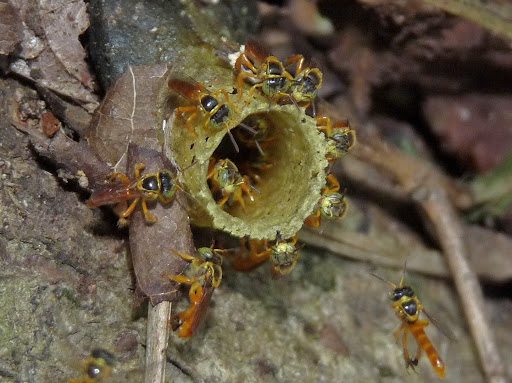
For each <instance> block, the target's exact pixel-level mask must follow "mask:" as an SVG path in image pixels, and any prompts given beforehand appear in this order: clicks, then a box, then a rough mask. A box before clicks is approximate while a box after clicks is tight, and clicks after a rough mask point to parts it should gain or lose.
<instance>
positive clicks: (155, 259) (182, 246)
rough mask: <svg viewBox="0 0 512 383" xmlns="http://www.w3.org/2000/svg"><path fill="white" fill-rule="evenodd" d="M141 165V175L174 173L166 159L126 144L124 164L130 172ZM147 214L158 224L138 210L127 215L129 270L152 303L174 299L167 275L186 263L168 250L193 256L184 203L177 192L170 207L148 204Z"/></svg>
mask: <svg viewBox="0 0 512 383" xmlns="http://www.w3.org/2000/svg"><path fill="white" fill-rule="evenodd" d="M141 162H142V163H145V164H146V169H145V170H144V174H147V173H151V172H157V171H159V170H161V169H164V168H166V169H171V170H176V169H175V168H174V167H173V166H172V165H171V163H170V162H169V160H168V159H167V158H166V157H165V156H164V155H163V154H161V153H159V152H156V151H154V150H151V149H148V148H144V147H139V146H137V145H134V144H130V145H129V149H128V165H129V169H130V170H132V171H133V169H134V167H135V164H137V163H141ZM150 206H151V214H154V215H155V216H156V217H157V218H158V222H156V223H154V224H148V223H147V222H146V220H145V219H144V215H143V213H142V211H141V209H140V207H138V208H137V209H136V211H135V212H134V213H133V215H132V216H131V220H132V222H131V224H130V250H131V254H132V262H133V268H134V271H135V276H136V277H137V283H138V287H139V288H140V290H141V291H142V292H143V293H144V294H145V295H147V296H148V297H149V298H150V300H151V303H152V304H157V303H159V302H161V301H164V300H171V301H172V300H174V299H176V296H177V293H178V287H179V286H178V285H177V284H176V282H174V281H172V280H171V279H169V278H168V277H167V276H168V275H178V274H181V273H182V272H183V270H184V268H185V267H186V266H187V265H188V262H186V261H185V260H183V259H182V258H180V257H178V256H177V255H174V254H172V253H171V249H174V250H178V251H181V252H184V253H187V254H194V253H195V249H194V243H193V242H192V233H191V231H190V225H189V221H188V214H187V210H186V207H187V200H186V198H185V196H184V195H183V194H182V193H181V192H180V191H178V198H177V199H176V200H175V201H173V202H171V203H170V204H167V205H165V206H164V205H163V204H161V203H160V202H157V203H156V204H154V205H153V204H151V205H150Z"/></svg>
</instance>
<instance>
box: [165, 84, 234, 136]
mask: <svg viewBox="0 0 512 383" xmlns="http://www.w3.org/2000/svg"><path fill="white" fill-rule="evenodd" d="M168 86H169V88H170V89H172V90H174V91H175V92H176V93H178V94H179V95H181V96H182V97H184V98H186V99H187V100H188V101H190V102H191V103H192V105H186V106H179V107H177V108H176V112H175V114H176V116H177V117H182V116H183V114H185V113H190V115H189V116H188V117H187V119H186V120H185V128H187V130H188V131H189V132H191V133H192V134H194V136H196V137H197V136H198V134H197V132H196V130H195V128H194V126H193V121H194V120H195V119H196V117H199V116H201V117H203V118H204V128H205V129H206V130H207V131H210V132H219V131H221V130H222V129H225V128H229V124H230V122H231V120H232V117H233V114H234V113H235V111H236V109H235V106H234V105H233V104H232V103H231V102H230V101H229V95H228V93H227V92H226V91H225V90H223V89H220V90H217V91H216V92H214V93H212V92H210V91H208V90H207V89H206V88H205V87H204V85H203V84H201V83H200V82H197V81H195V80H193V79H180V78H174V77H172V78H171V79H170V80H169V82H168ZM221 94H222V95H223V97H224V102H221V100H220V97H219V96H220V95H221Z"/></svg>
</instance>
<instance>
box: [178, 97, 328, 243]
mask: <svg viewBox="0 0 512 383" xmlns="http://www.w3.org/2000/svg"><path fill="white" fill-rule="evenodd" d="M239 110H241V111H243V112H239V113H238V114H237V116H235V120H234V121H233V124H232V126H231V129H230V130H229V133H230V134H231V135H232V136H231V137H230V136H229V133H228V130H227V129H225V130H224V131H221V132H218V133H215V134H211V132H210V131H208V130H206V129H204V128H203V124H202V123H201V122H199V123H198V124H197V128H196V131H197V132H198V134H199V136H198V137H194V135H193V134H191V133H190V132H188V131H187V130H186V129H185V127H184V126H183V121H179V120H177V119H175V120H174V124H173V128H172V130H171V132H170V140H169V142H170V146H171V150H172V151H173V153H174V155H175V157H176V161H177V163H178V165H179V166H180V167H181V168H182V169H183V168H186V167H187V166H189V165H190V164H192V163H194V162H196V164H195V165H194V166H192V167H190V168H188V169H187V170H186V171H185V172H183V173H182V175H181V182H182V184H183V185H184V187H185V189H186V190H187V191H188V193H190V195H191V209H190V217H191V222H192V223H194V224H196V225H199V226H213V227H214V228H216V229H220V230H224V231H227V232H229V233H231V234H233V235H235V236H239V237H241V236H245V235H248V236H250V237H252V238H259V239H274V238H275V236H276V233H277V232H280V233H281V234H282V236H283V237H284V238H288V237H291V236H292V235H294V234H295V233H296V232H297V231H298V230H299V229H300V227H301V226H302V223H303V221H304V219H305V218H306V217H307V216H308V215H309V214H310V213H311V211H312V210H313V208H314V206H315V204H316V202H317V201H318V199H319V197H320V189H321V187H322V186H323V185H324V183H325V168H326V166H327V161H326V160H325V153H326V143H325V138H324V136H323V134H321V133H319V132H318V131H317V129H316V122H315V120H314V119H313V118H311V117H308V116H307V115H306V114H305V113H304V111H303V110H302V109H299V108H297V107H296V106H294V105H275V106H272V107H271V108H270V109H269V107H268V103H267V102H261V101H258V100H256V99H255V100H254V102H252V103H251V104H250V105H249V106H248V107H247V108H240V109H239ZM227 160H229V161H230V162H231V163H232V164H234V165H235V166H236V168H235V169H236V170H237V171H238V173H239V176H240V177H243V180H244V186H240V187H242V188H245V191H243V192H240V193H239V194H238V196H237V195H236V192H233V193H231V194H230V193H227V194H226V193H225V192H224V191H223V189H222V187H221V186H220V185H219V179H223V178H222V177H224V176H225V175H226V173H228V172H224V173H222V174H221V173H220V172H219V169H220V167H221V164H223V163H224V164H225V163H226V161H227ZM215 164H219V166H218V167H217V168H215ZM231 170H232V168H231ZM215 172H218V174H217V175H218V177H216V175H215V174H214V173H215ZM231 172H232V171H231ZM227 185H228V186H229V185H230V184H229V181H228V183H227ZM224 186H225V185H224ZM226 189H227V188H226ZM235 190H236V188H235ZM226 196H228V197H227V198H226ZM240 199H242V201H240ZM220 203H222V206H219V205H220ZM242 205H244V206H245V208H244V207H243V206H242Z"/></svg>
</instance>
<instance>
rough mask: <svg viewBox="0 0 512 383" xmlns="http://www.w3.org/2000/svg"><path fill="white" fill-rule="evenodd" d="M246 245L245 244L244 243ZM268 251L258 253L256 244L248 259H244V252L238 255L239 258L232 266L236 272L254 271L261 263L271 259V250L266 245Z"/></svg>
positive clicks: (252, 247) (252, 246)
mask: <svg viewBox="0 0 512 383" xmlns="http://www.w3.org/2000/svg"><path fill="white" fill-rule="evenodd" d="M242 244H243V245H245V242H243V243H242ZM244 247H245V246H244ZM265 247H266V249H265V250H263V251H261V252H257V251H256V248H255V246H254V243H253V244H252V245H251V249H250V251H249V255H248V256H246V257H242V256H241V255H242V252H239V253H238V254H237V257H236V258H235V259H234V260H233V262H232V265H233V267H234V269H235V270H238V271H249V270H252V269H254V268H255V267H256V266H258V265H259V264H260V263H262V262H264V261H265V260H267V259H269V258H270V254H271V250H270V249H269V248H268V245H267V244H266V243H265Z"/></svg>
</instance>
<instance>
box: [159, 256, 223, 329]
mask: <svg viewBox="0 0 512 383" xmlns="http://www.w3.org/2000/svg"><path fill="white" fill-rule="evenodd" d="M171 251H172V252H173V253H174V254H176V255H179V256H180V257H182V258H183V259H185V260H186V261H188V262H191V263H190V266H191V269H192V272H193V277H187V276H185V275H172V276H168V277H169V278H170V279H172V280H173V281H176V282H178V283H183V284H186V285H189V286H190V291H189V299H190V307H189V308H188V309H187V310H185V311H183V312H181V313H179V314H175V315H173V316H172V318H171V327H172V329H173V331H176V330H178V329H179V332H178V336H179V337H180V338H190V337H191V336H192V335H193V334H194V333H195V332H196V331H197V329H198V328H199V325H200V323H201V321H202V319H203V318H204V317H205V315H206V311H207V309H208V304H209V303H210V299H211V297H212V294H213V291H214V290H215V289H216V288H217V287H219V285H220V282H221V280H222V255H221V254H222V253H223V252H224V251H225V250H221V249H213V248H212V247H201V248H199V249H198V250H197V254H196V256H192V255H189V254H185V253H182V252H180V251H176V250H171Z"/></svg>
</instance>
